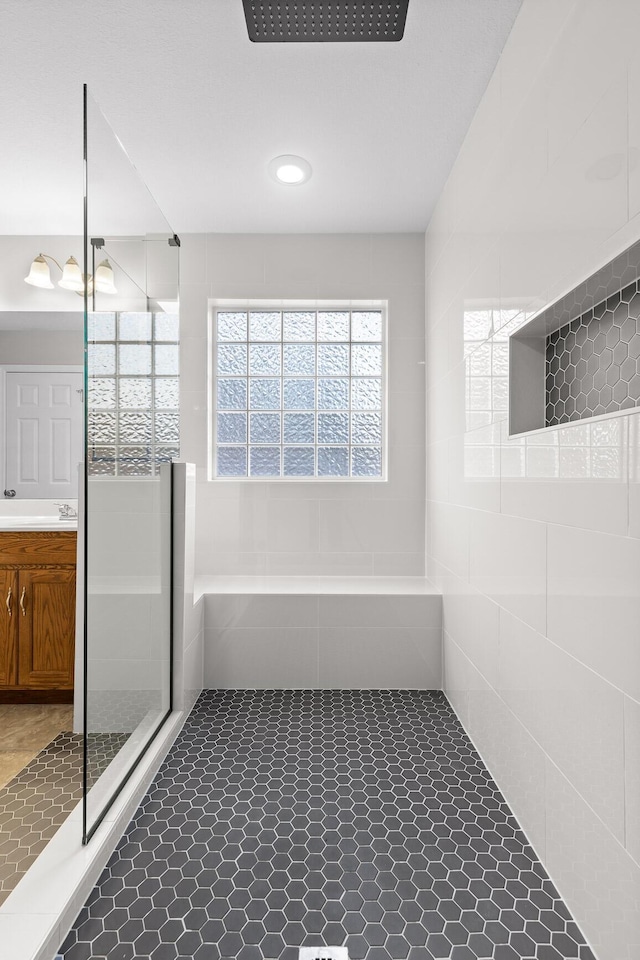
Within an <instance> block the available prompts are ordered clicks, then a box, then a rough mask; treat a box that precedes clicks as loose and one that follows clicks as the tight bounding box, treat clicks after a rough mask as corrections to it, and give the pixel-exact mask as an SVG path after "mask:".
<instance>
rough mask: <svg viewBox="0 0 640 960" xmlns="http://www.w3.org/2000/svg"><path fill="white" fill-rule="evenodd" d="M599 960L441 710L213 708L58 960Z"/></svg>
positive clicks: (284, 695) (381, 698)
mask: <svg viewBox="0 0 640 960" xmlns="http://www.w3.org/2000/svg"><path fill="white" fill-rule="evenodd" d="M323 944H324V945H336V946H337V945H342V944H344V945H346V946H347V947H348V950H349V956H350V958H352V960H405V958H408V960H438V958H447V960H477V958H491V960H524V958H527V960H570V958H578V960H593V955H592V953H591V951H590V950H589V948H588V947H587V946H586V944H585V942H584V939H583V937H582V935H581V933H580V931H579V929H578V927H577V926H576V924H575V923H574V922H573V920H572V918H571V915H570V914H569V912H568V910H567V908H566V907H565V905H564V903H563V902H562V900H561V899H560V897H559V895H558V892H557V891H556V889H555V888H554V886H553V884H552V883H551V881H550V880H549V878H548V877H547V875H546V873H545V871H544V869H543V867H542V866H541V864H540V862H539V861H538V860H537V859H536V857H535V854H534V852H533V850H532V849H531V847H530V846H529V845H528V843H527V840H526V838H525V836H524V835H523V833H522V832H521V830H520V829H519V827H518V824H517V822H516V821H515V819H514V818H513V816H512V814H511V812H510V810H509V808H508V807H507V804H506V803H505V801H504V798H503V797H502V796H501V794H500V792H499V791H498V789H497V787H496V785H495V783H494V782H493V780H492V779H491V777H490V776H489V774H488V772H487V770H486V768H485V767H484V765H483V763H482V761H481V760H480V757H479V756H478V754H477V752H476V751H475V749H474V748H473V746H472V744H471V743H470V741H469V739H468V738H467V736H466V734H465V733H464V730H463V729H462V727H461V725H460V723H459V721H458V720H457V718H456V715H455V713H454V712H453V710H452V709H451V707H450V705H449V703H448V701H447V700H446V698H445V696H444V695H443V694H442V693H440V692H420V691H362V690H358V691H349V690H343V691H325V690H313V691H309V690H296V691H280V690H262V691H252V690H244V691H207V692H206V693H204V694H203V695H202V696H201V697H200V699H199V700H198V703H197V704H196V707H195V709H194V711H193V712H192V714H191V716H190V717H189V719H188V721H187V724H186V726H185V727H184V730H183V732H182V733H181V735H180V737H179V739H178V740H177V741H176V744H175V745H174V747H173V749H172V750H171V752H170V754H169V756H168V758H167V760H166V761H165V763H164V764H163V766H162V768H161V770H160V772H159V773H158V776H157V777H156V779H155V780H154V782H153V784H152V786H151V789H150V790H149V793H148V794H147V795H146V797H145V798H144V800H143V803H142V805H141V807H140V808H139V810H138V812H137V814H136V816H135V818H134V820H133V821H132V823H131V824H130V826H129V828H128V830H127V833H126V835H125V836H124V837H123V839H122V841H121V842H120V844H119V846H118V848H117V850H116V852H115V853H114V855H113V857H112V858H111V860H110V862H109V864H108V866H107V867H106V869H105V871H104V873H103V875H102V877H101V879H100V881H99V883H98V885H97V887H96V888H95V890H94V891H93V893H92V895H91V897H90V898H89V900H88V902H87V905H86V906H85V907H84V908H83V910H82V912H81V913H80V915H79V917H78V918H77V920H76V923H75V926H74V928H73V930H72V931H71V933H70V934H69V936H68V937H67V939H66V940H65V942H64V944H63V946H62V948H61V953H62V955H63V957H64V960H89V958H98V957H100V958H108V960H131V958H133V957H150V958H152V960H176V958H194V960H219V958H238V960H262V958H264V960H276V958H282V960H296V958H297V948H298V947H299V946H300V945H305V946H319V945H323Z"/></svg>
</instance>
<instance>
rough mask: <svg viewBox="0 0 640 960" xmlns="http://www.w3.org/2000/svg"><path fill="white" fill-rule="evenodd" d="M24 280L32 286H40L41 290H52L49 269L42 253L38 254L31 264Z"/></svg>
mask: <svg viewBox="0 0 640 960" xmlns="http://www.w3.org/2000/svg"><path fill="white" fill-rule="evenodd" d="M24 282H25V283H30V284H31V286H32V287H42V289H43V290H53V284H52V283H51V270H50V269H49V264H48V263H47V261H46V260H45V258H44V257H43V256H42V254H39V255H38V256H37V257H36V258H35V260H34V261H33V263H32V264H31V269H30V270H29V273H28V274H27V276H26V277H25V278H24Z"/></svg>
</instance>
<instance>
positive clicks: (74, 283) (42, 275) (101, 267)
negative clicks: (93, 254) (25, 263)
mask: <svg viewBox="0 0 640 960" xmlns="http://www.w3.org/2000/svg"><path fill="white" fill-rule="evenodd" d="M47 260H51V261H52V262H53V263H55V265H56V267H57V268H58V270H60V272H61V274H62V276H61V277H60V279H59V280H58V286H59V287H62V288H63V289H64V290H73V291H74V293H78V294H81V295H82V294H83V293H84V288H85V281H88V283H87V289H88V293H92V292H93V287H94V278H93V277H91V276H89V277H88V278H87V277H85V276H84V274H83V273H82V271H81V269H80V265H79V263H78V261H77V260H76V258H75V257H69V259H68V260H67V262H66V263H65V265H64V267H61V266H60V264H59V263H58V261H57V260H56V258H55V257H52V256H50V255H49V254H48V253H39V254H38V256H37V257H36V258H35V260H34V261H33V263H32V264H31V268H30V270H29V273H28V274H27V276H26V277H25V278H24V282H25V283H29V284H31V286H32V287H40V288H41V289H43V290H53V283H52V282H51V268H50V266H49V264H48V263H47ZM95 288H96V290H97V291H98V293H117V292H118V291H117V290H116V285H115V281H114V276H113V267H112V266H111V264H110V263H109V261H108V260H103V261H102V263H99V264H98V267H97V269H96V272H95Z"/></svg>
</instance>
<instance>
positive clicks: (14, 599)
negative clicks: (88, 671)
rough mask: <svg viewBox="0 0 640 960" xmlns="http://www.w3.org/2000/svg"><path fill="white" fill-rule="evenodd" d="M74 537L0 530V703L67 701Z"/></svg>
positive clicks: (70, 672) (73, 615) (72, 622)
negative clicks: (0, 603)
mask: <svg viewBox="0 0 640 960" xmlns="http://www.w3.org/2000/svg"><path fill="white" fill-rule="evenodd" d="M75 565H76V534H75V533H72V532H70V531H61V532H60V533H58V532H57V531H46V532H45V531H43V532H33V533H32V532H28V533H27V532H25V533H19V532H15V533H14V532H11V533H3V532H0V586H1V587H2V606H1V607H0V703H37V702H49V703H51V702H57V703H65V702H69V703H70V702H71V701H72V700H73V669H74V660H75V619H76V566H75Z"/></svg>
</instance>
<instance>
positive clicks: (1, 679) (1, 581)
mask: <svg viewBox="0 0 640 960" xmlns="http://www.w3.org/2000/svg"><path fill="white" fill-rule="evenodd" d="M0 590H1V591H2V593H1V595H0V596H1V601H0V602H1V603H2V606H1V607H0V687H10V686H13V685H14V684H15V683H16V679H17V678H16V636H17V632H18V631H17V627H18V597H17V593H18V575H17V573H16V571H15V570H0Z"/></svg>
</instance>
